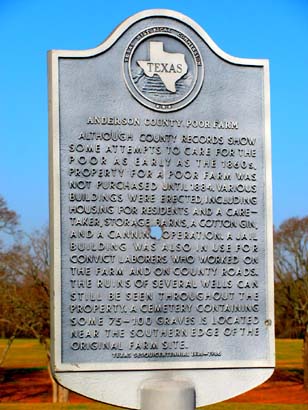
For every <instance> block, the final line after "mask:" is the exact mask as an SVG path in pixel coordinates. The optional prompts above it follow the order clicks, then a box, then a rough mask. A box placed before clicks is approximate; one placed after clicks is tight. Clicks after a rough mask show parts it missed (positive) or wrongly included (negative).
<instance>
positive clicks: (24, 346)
mask: <svg viewBox="0 0 308 410" xmlns="http://www.w3.org/2000/svg"><path fill="white" fill-rule="evenodd" d="M5 343H6V341H5V340H3V339H0V355H1V353H2V351H3V349H4V348H5ZM302 348H303V342H302V341H301V340H294V339H277V340H276V358H277V367H278V368H279V369H281V370H283V371H296V370H300V371H302V368H303V362H302V354H303V351H302ZM46 366H47V358H46V352H45V348H44V346H42V345H41V344H40V343H39V342H38V341H37V340H29V339H16V340H15V341H14V342H13V344H12V346H11V349H10V351H9V354H8V355H7V358H6V360H5V362H4V367H6V368H13V369H14V368H24V369H29V371H30V369H34V368H46ZM202 409H204V410H308V406H307V404H256V403H218V404H215V405H211V406H206V407H202ZM0 410H120V408H119V407H115V406H111V405H106V404H100V403H80V404H51V403H29V404H28V403H27V404H26V403H21V402H19V403H0ZM174 410H176V409H174Z"/></svg>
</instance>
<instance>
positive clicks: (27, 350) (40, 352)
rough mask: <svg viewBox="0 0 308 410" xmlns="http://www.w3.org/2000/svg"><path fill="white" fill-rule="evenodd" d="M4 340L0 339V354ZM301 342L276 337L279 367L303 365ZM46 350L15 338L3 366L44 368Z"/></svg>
mask: <svg viewBox="0 0 308 410" xmlns="http://www.w3.org/2000/svg"><path fill="white" fill-rule="evenodd" d="M5 345H6V341H5V340H3V339H0V356H1V353H2V351H3V349H4V347H5ZM302 355H303V342H302V340H298V339H277V340H276V360H277V367H278V368H280V369H301V368H302V367H303V359H302ZM46 366H47V358H46V351H45V348H44V346H43V345H41V344H40V343H39V342H38V341H37V340H36V339H16V340H14V342H13V344H12V346H11V349H10V351H9V353H8V355H7V357H6V360H5V362H4V364H3V367H7V368H46Z"/></svg>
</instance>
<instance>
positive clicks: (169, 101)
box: [123, 25, 204, 112]
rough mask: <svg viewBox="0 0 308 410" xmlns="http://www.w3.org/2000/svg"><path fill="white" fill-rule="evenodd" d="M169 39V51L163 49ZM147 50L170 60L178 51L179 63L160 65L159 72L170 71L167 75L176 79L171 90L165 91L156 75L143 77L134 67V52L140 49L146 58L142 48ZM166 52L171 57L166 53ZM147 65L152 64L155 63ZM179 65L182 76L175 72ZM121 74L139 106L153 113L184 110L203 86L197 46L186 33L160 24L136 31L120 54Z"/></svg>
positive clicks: (136, 66) (201, 62) (201, 61)
mask: <svg viewBox="0 0 308 410" xmlns="http://www.w3.org/2000/svg"><path fill="white" fill-rule="evenodd" d="M168 37H169V38H168ZM148 40H150V41H148ZM151 40H152V41H151ZM153 40H154V41H153ZM170 40H171V44H169V49H168V48H167V49H166V48H165V43H166V41H169V43H170ZM144 43H146V44H144ZM172 43H173V44H172ZM154 46H155V48H154ZM149 47H150V50H152V53H153V52H155V51H157V49H158V50H159V51H160V52H163V53H166V54H167V55H169V56H171V58H172V55H177V53H179V51H182V53H179V54H180V56H181V55H182V56H183V58H182V63H183V64H181V63H180V64H179V65H178V64H176V63H174V64H172V63H170V64H169V67H168V66H167V64H162V66H163V67H162V71H163V69H164V68H165V71H167V70H168V68H169V69H170V70H171V71H173V72H172V73H171V75H176V76H177V77H179V78H178V80H176V81H175V84H174V89H173V90H169V89H168V88H167V87H166V86H165V85H164V84H163V82H162V80H161V79H160V77H159V76H158V75H157V74H155V75H151V77H147V76H146V75H145V71H144V70H143V69H142V68H141V67H140V66H138V60H137V59H136V58H134V57H135V54H136V53H137V52H138V49H140V48H143V50H142V51H143V53H144V55H143V57H144V58H148V57H149V50H146V48H149ZM170 47H171V48H170ZM186 50H188V54H187V53H186V54H185V51H186ZM169 51H171V52H172V54H169ZM179 61H181V60H179ZM144 62H146V61H144ZM147 62H149V61H147ZM150 64H152V65H154V64H155V63H150ZM183 65H184V69H185V68H186V70H185V73H184V75H181V73H177V72H176V71H177V70H178V67H180V68H182V69H183V67H182V66H183ZM151 68H152V67H151ZM138 69H139V72H138ZM123 72H124V79H125V83H126V85H127V88H128V89H129V91H130V93H131V94H132V95H133V97H134V98H136V99H137V100H138V101H139V102H140V103H141V104H143V105H145V106H146V107H148V108H151V109H154V110H156V111H160V112H171V111H176V110H179V109H181V108H184V107H186V106H187V105H188V104H190V103H191V102H192V101H193V100H194V99H195V98H196V97H197V95H198V94H199V91H200V90H201V87H202V84H203V79H204V64H203V60H202V56H201V53H200V51H199V49H198V47H197V45H196V44H195V43H194V42H193V41H192V39H191V38H190V37H189V36H188V35H187V34H186V33H184V32H182V31H180V30H178V29H174V28H172V27H167V26H162V25H161V26H151V27H148V28H146V29H144V30H142V31H140V32H138V33H137V34H136V35H135V36H134V37H133V38H132V39H131V41H130V42H129V44H128V46H127V48H126V50H125V52H124V58H123ZM151 74H152V73H151ZM163 74H165V73H163ZM169 74H170V73H169ZM140 82H142V83H143V84H142V85H141V86H140V85H139V83H140Z"/></svg>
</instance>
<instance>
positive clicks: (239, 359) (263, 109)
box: [49, 10, 274, 407]
mask: <svg viewBox="0 0 308 410" xmlns="http://www.w3.org/2000/svg"><path fill="white" fill-rule="evenodd" d="M49 78H50V83H49V84H50V162H51V166H50V170H51V171H50V175H51V177H50V180H51V201H50V203H51V225H52V227H51V228H52V238H51V239H52V240H51V243H52V265H53V284H52V287H53V292H52V294H53V298H52V305H53V335H52V343H53V370H54V373H55V374H56V376H57V378H58V379H59V381H60V382H61V383H62V384H64V385H66V386H68V387H69V388H71V389H73V390H76V391H79V392H80V393H82V394H85V395H87V396H90V397H93V398H95V399H97V400H101V401H106V402H110V403H114V404H117V405H122V406H127V407H139V405H140V404H139V399H138V393H137V392H138V386H139V385H140V384H141V383H142V381H143V380H145V379H147V378H149V377H155V376H157V375H165V376H168V375H170V374H172V375H175V377H183V378H188V379H190V380H191V381H192V382H193V383H194V385H195V387H196V392H197V405H203V404H207V403H212V402H215V401H219V400H223V399H225V398H228V397H231V396H233V395H235V394H239V393H240V392H242V391H245V390H247V389H250V388H252V387H254V386H255V385H257V384H259V383H260V382H262V381H263V380H265V379H266V378H268V377H269V375H270V374H271V373H272V369H273V367H274V326H273V319H274V317H273V268H272V214H271V170H270V164H271V159H270V120H269V74H268V61H267V60H251V59H249V60H248V59H240V58H235V57H231V56H229V55H228V54H226V53H224V52H223V51H222V50H220V49H219V48H218V47H217V45H216V44H215V43H214V42H213V41H212V40H211V39H210V38H209V36H208V35H207V34H206V33H205V32H204V31H203V29H202V28H200V27H199V26H198V25H197V24H196V23H195V22H193V21H191V20H190V19H189V18H187V17H186V16H183V15H181V14H179V13H176V12H173V11H167V10H151V11H145V12H141V13H139V14H137V15H135V16H133V17H131V18H129V19H128V20H126V21H125V22H124V23H122V24H121V25H120V26H119V27H118V28H117V29H116V30H115V31H114V32H113V33H112V34H111V36H110V37H109V38H108V39H107V40H106V41H105V42H104V43H102V44H101V45H99V46H98V47H97V48H94V49H90V50H85V51H59V50H54V51H51V52H50V53H49ZM218 380H220V382H219V383H218V382H217V381H218ZM222 382H223V383H228V384H229V385H230V389H228V391H224V390H225V389H224V387H223V386H224V384H223V383H222ZM115 383H116V385H117V388H116V389H115V387H113V386H114V384H115ZM121 386H123V388H124V387H125V394H124V393H122V392H120V393H119V390H120V391H121Z"/></svg>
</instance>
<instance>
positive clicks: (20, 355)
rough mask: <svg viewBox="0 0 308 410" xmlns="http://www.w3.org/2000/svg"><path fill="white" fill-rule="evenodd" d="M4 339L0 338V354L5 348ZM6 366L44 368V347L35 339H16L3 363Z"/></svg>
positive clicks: (45, 358) (45, 364) (45, 363)
mask: <svg viewBox="0 0 308 410" xmlns="http://www.w3.org/2000/svg"><path fill="white" fill-rule="evenodd" d="M5 346H6V340H4V339H0V356H1V354H2V352H3V350H4V349H5ZM3 367H6V368H11V369H12V368H13V369H17V368H25V369H27V368H46V367H47V355H46V350H45V347H44V346H43V345H42V344H40V343H39V342H38V340H36V339H16V340H14V342H13V344H12V345H11V348H10V350H9V352H8V354H7V356H6V359H5V361H4V363H3Z"/></svg>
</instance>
